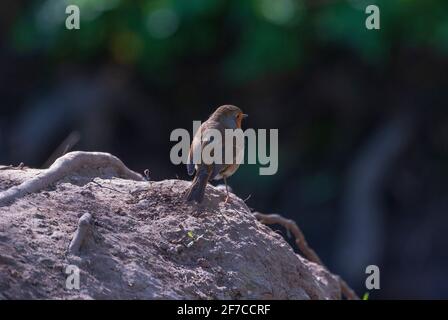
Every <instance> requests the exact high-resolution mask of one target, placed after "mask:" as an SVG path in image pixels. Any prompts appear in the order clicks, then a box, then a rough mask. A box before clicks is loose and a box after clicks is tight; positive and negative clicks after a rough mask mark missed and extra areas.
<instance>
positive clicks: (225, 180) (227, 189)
mask: <svg viewBox="0 0 448 320" xmlns="http://www.w3.org/2000/svg"><path fill="white" fill-rule="evenodd" d="M223 178H224V184H225V185H226V194H227V196H226V201H225V202H224V203H227V202H228V201H229V188H228V187H227V179H226V178H225V177H223Z"/></svg>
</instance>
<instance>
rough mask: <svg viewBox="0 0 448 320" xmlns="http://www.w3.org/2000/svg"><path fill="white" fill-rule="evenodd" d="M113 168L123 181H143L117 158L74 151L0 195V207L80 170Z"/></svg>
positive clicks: (107, 154)
mask: <svg viewBox="0 0 448 320" xmlns="http://www.w3.org/2000/svg"><path fill="white" fill-rule="evenodd" d="M108 167H109V168H113V169H114V170H115V171H116V172H117V173H118V176H119V177H121V178H124V179H130V180H136V181H144V178H143V176H142V175H140V174H139V173H137V172H134V171H132V170H130V169H128V168H127V167H126V166H125V165H124V164H123V162H122V161H121V160H120V159H118V158H117V157H115V156H113V155H111V154H109V153H104V152H84V151H74V152H70V153H67V154H65V155H64V156H62V157H60V158H58V159H57V160H56V161H55V162H54V163H53V164H52V165H51V167H50V168H48V169H46V170H44V171H43V172H42V173H41V174H40V175H38V176H36V177H34V178H31V179H29V180H26V181H24V182H23V183H21V184H20V185H18V186H15V187H12V188H10V189H8V190H5V191H3V192H1V193H0V207H1V206H5V205H7V204H10V203H12V202H14V201H15V200H16V199H18V198H21V197H23V196H24V195H26V194H29V193H34V192H37V191H40V190H42V189H44V188H46V187H48V186H49V185H51V184H53V183H55V182H57V181H58V180H61V179H63V178H64V177H66V176H68V175H70V174H71V173H73V172H76V171H78V170H80V169H82V168H108Z"/></svg>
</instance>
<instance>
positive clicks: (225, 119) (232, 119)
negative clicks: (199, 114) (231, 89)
mask: <svg viewBox="0 0 448 320" xmlns="http://www.w3.org/2000/svg"><path fill="white" fill-rule="evenodd" d="M212 117H213V118H215V119H216V120H217V121H219V122H220V123H222V124H224V125H225V126H226V127H228V128H233V129H235V128H241V122H242V121H243V119H244V118H246V117H247V114H245V113H243V111H241V109H240V108H238V107H236V106H233V105H230V104H226V105H223V106H220V107H219V108H218V109H216V111H215V112H214V113H213V114H212Z"/></svg>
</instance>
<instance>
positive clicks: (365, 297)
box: [362, 292, 369, 300]
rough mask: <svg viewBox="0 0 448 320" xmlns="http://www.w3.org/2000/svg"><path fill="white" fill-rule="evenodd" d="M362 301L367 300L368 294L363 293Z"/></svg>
mask: <svg viewBox="0 0 448 320" xmlns="http://www.w3.org/2000/svg"><path fill="white" fill-rule="evenodd" d="M362 300H369V292H366V293H364V295H363V296H362Z"/></svg>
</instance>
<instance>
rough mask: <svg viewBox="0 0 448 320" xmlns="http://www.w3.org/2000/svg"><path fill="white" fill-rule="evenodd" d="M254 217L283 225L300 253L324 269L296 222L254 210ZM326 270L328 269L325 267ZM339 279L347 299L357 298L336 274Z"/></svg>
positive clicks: (261, 220)
mask: <svg viewBox="0 0 448 320" xmlns="http://www.w3.org/2000/svg"><path fill="white" fill-rule="evenodd" d="M254 214H255V217H256V218H257V219H258V220H259V221H260V222H261V223H263V224H266V225H268V224H279V225H281V226H283V227H284V228H285V229H286V230H288V231H290V232H291V233H292V234H293V235H294V237H295V238H296V244H297V246H298V247H299V249H300V251H302V254H303V255H304V256H305V257H306V258H307V259H308V260H309V261H311V262H314V263H317V264H318V265H321V266H322V267H324V268H325V269H327V267H326V266H325V265H324V264H323V263H322V260H321V259H320V258H319V256H318V255H317V253H316V252H315V251H314V250H313V249H311V248H310V247H309V246H308V243H307V242H306V239H305V236H304V235H303V232H302V230H300V228H299V226H298V225H297V223H295V222H294V221H293V220H290V219H286V218H284V217H282V216H281V215H279V214H263V213H260V212H254ZM327 270H328V269H327ZM337 278H338V280H339V285H340V287H341V292H342V294H343V295H344V296H345V297H346V298H347V299H348V300H359V297H358V296H357V295H356V293H355V291H353V289H352V288H350V287H349V286H348V284H347V283H346V282H345V281H344V280H343V279H342V278H341V277H339V276H337Z"/></svg>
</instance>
